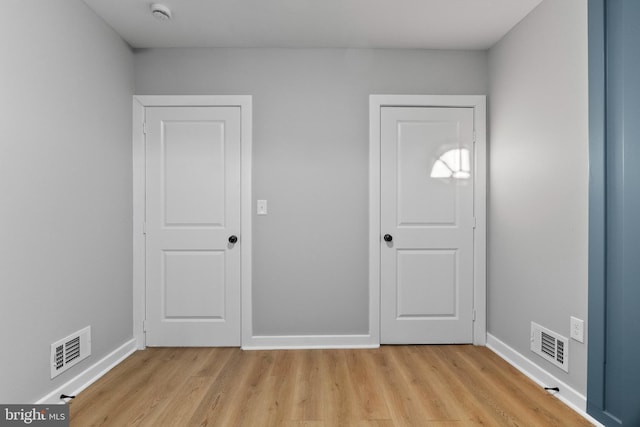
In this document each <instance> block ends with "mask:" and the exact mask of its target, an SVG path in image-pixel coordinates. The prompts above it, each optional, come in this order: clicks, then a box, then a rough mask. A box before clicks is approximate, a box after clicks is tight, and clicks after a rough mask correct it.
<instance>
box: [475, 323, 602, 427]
mask: <svg viewBox="0 0 640 427" xmlns="http://www.w3.org/2000/svg"><path fill="white" fill-rule="evenodd" d="M487 347H488V348H489V349H490V350H491V351H493V352H494V353H496V354H497V355H498V356H500V357H501V358H502V359H504V360H505V361H506V362H507V363H509V364H510V365H511V366H513V367H514V368H516V369H517V370H519V371H520V372H522V373H523V374H524V375H526V376H527V377H529V378H530V379H531V380H532V381H533V382H535V383H536V384H538V385H540V386H541V387H556V386H557V387H559V388H560V392H557V393H553V395H554V396H555V397H557V398H558V399H560V401H562V403H564V404H565V405H567V406H569V407H570V408H571V409H573V410H574V411H576V412H577V413H579V414H580V415H582V416H583V417H584V418H586V419H587V420H588V421H589V422H591V423H592V424H594V425H595V426H601V427H604V426H603V425H602V424H600V422H598V421H597V420H596V419H595V418H593V417H591V416H590V415H589V414H587V412H586V408H587V398H586V397H585V396H584V395H583V394H581V393H579V392H578V391H577V390H575V389H573V388H572V387H570V386H568V385H567V384H566V383H564V382H563V381H560V380H559V379H558V378H556V377H555V376H553V375H551V374H550V373H549V372H547V371H545V370H544V369H542V368H540V367H539V366H538V365H536V364H535V363H533V362H532V361H530V360H529V359H527V358H526V357H524V356H523V355H522V354H520V353H518V352H517V351H516V350H514V349H513V348H511V347H509V346H508V345H507V344H505V343H504V342H502V341H500V340H499V339H498V338H496V337H495V336H493V335H491V334H489V333H488V334H487Z"/></svg>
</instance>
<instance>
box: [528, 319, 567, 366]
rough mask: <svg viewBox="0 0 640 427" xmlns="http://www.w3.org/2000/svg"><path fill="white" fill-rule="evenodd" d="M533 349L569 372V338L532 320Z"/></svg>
mask: <svg viewBox="0 0 640 427" xmlns="http://www.w3.org/2000/svg"><path fill="white" fill-rule="evenodd" d="M531 351H533V352H534V353H536V354H537V355H539V356H541V357H542V358H544V359H546V360H548V361H549V362H551V363H553V364H554V365H556V366H557V367H558V368H560V369H562V370H563V371H565V372H569V340H568V339H567V338H565V337H563V336H562V335H560V334H557V333H555V332H553V331H550V330H549V329H547V328H544V327H542V326H540V325H538V324H537V323H535V322H531Z"/></svg>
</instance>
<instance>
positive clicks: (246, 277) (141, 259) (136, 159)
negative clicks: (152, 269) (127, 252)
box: [132, 95, 253, 350]
mask: <svg viewBox="0 0 640 427" xmlns="http://www.w3.org/2000/svg"><path fill="white" fill-rule="evenodd" d="M187 106H191V107H194V106H204V107H240V126H241V129H240V134H241V145H240V157H241V165H240V168H241V178H240V179H241V186H240V197H241V205H240V228H241V238H242V245H241V254H240V257H241V261H240V262H241V265H242V266H241V273H240V274H241V286H240V287H241V307H240V310H241V319H242V320H241V330H242V332H241V343H242V344H244V343H246V342H247V341H248V339H250V338H251V336H252V335H253V331H252V329H253V328H252V325H253V323H252V318H251V313H252V310H251V284H252V279H251V277H252V276H251V274H252V270H251V265H252V262H251V254H252V235H251V218H252V217H251V212H252V210H251V207H252V203H251V200H252V199H251V197H252V195H251V164H252V163H251V161H252V159H251V153H252V148H251V147H252V132H253V131H252V98H251V96H250V95H221V96H218V95H144V96H141V95H134V96H133V122H132V149H133V153H132V155H133V336H134V338H135V340H136V345H137V348H138V349H140V350H142V349H144V348H145V334H144V319H145V312H146V310H145V302H146V294H145V283H146V278H145V257H146V254H145V238H144V229H143V227H144V221H145V205H146V204H145V188H146V183H145V137H144V119H145V108H146V107H187Z"/></svg>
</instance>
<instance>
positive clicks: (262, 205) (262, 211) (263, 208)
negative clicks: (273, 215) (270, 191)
mask: <svg viewBox="0 0 640 427" xmlns="http://www.w3.org/2000/svg"><path fill="white" fill-rule="evenodd" d="M257 205H258V215H266V214H267V201H266V200H258V203H257Z"/></svg>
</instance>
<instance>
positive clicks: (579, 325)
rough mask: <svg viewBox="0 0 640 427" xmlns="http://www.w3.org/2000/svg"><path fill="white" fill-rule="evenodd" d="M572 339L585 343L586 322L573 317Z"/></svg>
mask: <svg viewBox="0 0 640 427" xmlns="http://www.w3.org/2000/svg"><path fill="white" fill-rule="evenodd" d="M571 338H573V339H574V340H576V341H578V342H582V343H583V342H584V320H582V319H578V318H577V317H573V316H571Z"/></svg>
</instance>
